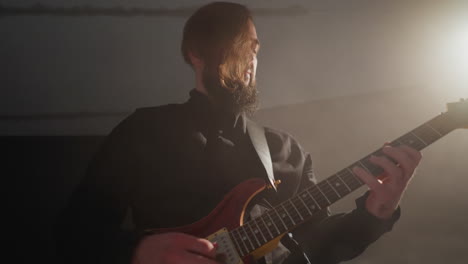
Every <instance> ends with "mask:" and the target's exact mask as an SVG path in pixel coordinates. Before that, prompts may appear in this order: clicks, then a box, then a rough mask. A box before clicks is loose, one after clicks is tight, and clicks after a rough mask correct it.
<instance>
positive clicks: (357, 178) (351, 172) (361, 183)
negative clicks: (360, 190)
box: [346, 167, 364, 187]
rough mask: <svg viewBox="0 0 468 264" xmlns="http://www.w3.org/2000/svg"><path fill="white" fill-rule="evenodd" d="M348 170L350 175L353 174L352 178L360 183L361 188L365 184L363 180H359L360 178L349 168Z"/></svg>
mask: <svg viewBox="0 0 468 264" xmlns="http://www.w3.org/2000/svg"><path fill="white" fill-rule="evenodd" d="M346 169H347V170H348V172H349V174H351V176H352V177H353V178H354V179H355V180H356V181H357V182H358V183H359V187H361V186H362V185H363V184H364V183H363V182H362V180H361V179H359V177H357V176H356V175H355V174H354V172H353V171H352V170H351V169H350V168H349V167H348V168H346Z"/></svg>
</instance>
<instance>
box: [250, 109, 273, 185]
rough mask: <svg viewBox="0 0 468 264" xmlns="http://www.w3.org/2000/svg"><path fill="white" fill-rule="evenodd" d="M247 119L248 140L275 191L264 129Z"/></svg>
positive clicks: (271, 164)
mask: <svg viewBox="0 0 468 264" xmlns="http://www.w3.org/2000/svg"><path fill="white" fill-rule="evenodd" d="M246 119H247V132H248V133H249V136H250V140H252V144H253V146H254V148H255V151H256V152H257V154H258V157H259V158H260V160H261V161H262V164H263V167H264V168H265V171H266V173H267V175H268V179H269V181H270V184H271V187H272V188H273V189H274V190H275V191H276V185H275V176H274V175H273V163H272V161H271V155H270V149H269V148H268V143H267V140H266V137H265V128H264V127H263V126H261V125H259V124H257V123H255V122H253V121H252V120H250V119H248V118H246Z"/></svg>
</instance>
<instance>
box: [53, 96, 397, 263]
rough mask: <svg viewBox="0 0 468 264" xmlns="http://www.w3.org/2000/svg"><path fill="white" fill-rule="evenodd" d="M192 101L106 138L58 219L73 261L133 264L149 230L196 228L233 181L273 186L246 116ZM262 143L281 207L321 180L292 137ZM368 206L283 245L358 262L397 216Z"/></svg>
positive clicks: (268, 133)
mask: <svg viewBox="0 0 468 264" xmlns="http://www.w3.org/2000/svg"><path fill="white" fill-rule="evenodd" d="M190 95H191V97H190V99H189V101H188V102H186V103H184V104H172V105H166V106H158V107H150V108H140V109H137V110H136V111H135V113H133V114H132V115H130V116H129V117H127V118H126V119H125V120H123V121H122V122H121V123H120V124H119V125H118V126H117V127H116V128H114V130H113V131H112V132H111V133H110V135H109V136H108V137H107V138H106V140H105V142H104V144H103V146H102V147H101V149H100V151H99V152H98V153H97V155H96V156H95V158H94V159H93V161H92V162H91V164H90V165H89V168H88V171H87V175H86V177H85V178H84V180H83V181H82V182H81V184H80V185H79V186H78V188H77V189H76V191H75V192H74V193H73V195H72V197H71V199H70V203H69V205H68V207H67V208H66V209H65V210H64V211H63V214H62V215H61V217H60V219H59V221H58V225H57V229H56V230H57V238H58V247H59V250H60V251H61V252H62V253H63V255H64V257H65V258H66V261H67V262H68V263H70V262H75V261H76V262H77V263H78V262H80V263H129V262H130V259H131V255H132V252H133V249H134V247H135V246H136V243H137V242H138V239H139V238H140V234H141V233H142V231H143V230H145V229H150V228H162V227H177V226H181V225H185V224H190V223H193V222H195V221H197V220H199V219H201V218H202V217H204V216H206V215H208V213H209V212H210V211H211V210H212V209H214V207H215V206H216V205H217V204H218V203H219V202H220V201H221V200H222V199H223V196H224V195H225V194H226V193H228V192H229V191H230V190H231V189H232V188H234V187H235V186H236V185H237V184H239V183H241V182H243V181H245V180H247V179H250V178H253V177H260V178H264V179H265V180H267V174H266V172H265V168H264V167H263V165H262V163H261V161H260V159H259V157H258V155H257V153H256V151H255V149H254V147H253V145H252V141H251V139H250V137H249V135H248V133H247V118H246V117H245V116H244V115H237V116H234V115H230V114H227V113H224V112H222V111H219V110H217V109H214V108H213V107H212V105H211V104H210V102H209V101H208V99H207V98H206V97H205V96H204V95H202V94H200V93H198V92H196V91H195V90H193V91H192V92H191V93H190ZM265 137H266V140H267V142H268V147H269V149H270V154H271V159H272V163H273V171H274V176H275V179H279V180H281V184H280V185H279V186H278V188H277V191H276V192H271V191H270V192H265V193H264V194H262V195H261V196H259V197H261V198H262V199H263V200H265V201H267V203H270V204H275V203H277V202H279V201H282V200H285V199H287V198H289V197H291V196H292V195H294V194H296V193H297V192H298V191H299V190H300V189H302V188H304V187H306V186H307V185H310V184H314V183H315V181H316V179H315V177H314V174H313V171H312V159H311V157H310V155H309V154H308V153H307V152H305V151H304V150H303V149H302V147H301V146H300V145H299V143H298V142H297V141H296V140H295V139H294V138H293V137H291V135H289V134H287V133H285V132H281V131H278V130H275V129H271V128H265ZM364 200H365V196H363V197H362V198H361V199H358V200H357V203H356V204H357V209H355V210H353V211H352V212H349V213H342V214H336V215H333V216H329V214H330V213H329V211H328V210H325V211H323V212H322V214H321V215H320V216H319V217H318V218H317V219H316V220H315V221H311V222H309V223H307V224H305V225H302V226H301V227H299V228H298V229H296V230H295V231H294V232H293V234H294V236H293V237H294V238H295V240H294V239H290V236H285V238H284V239H283V240H282V241H283V243H284V244H285V245H286V246H287V247H289V248H290V249H291V250H292V251H293V253H295V252H297V251H298V250H297V249H298V247H297V245H296V243H295V242H296V240H297V241H298V242H299V244H300V247H301V248H302V250H303V251H304V252H305V253H306V254H307V256H308V258H309V259H310V261H311V262H312V263H315V264H318V263H338V262H339V261H342V260H347V259H351V258H354V257H355V256H357V255H359V254H360V253H361V252H362V251H363V250H364V249H365V248H366V247H367V246H368V245H369V244H370V243H372V242H373V241H375V240H376V239H378V238H379V237H380V236H381V235H382V234H383V233H385V232H387V231H389V230H391V228H392V226H393V224H394V223H395V221H396V220H397V219H398V218H399V210H398V211H397V212H396V213H395V215H394V216H393V217H392V218H391V219H390V220H387V221H381V220H379V219H377V218H376V217H374V216H372V215H370V214H369V213H368V212H367V211H366V209H365V208H364ZM298 261H302V262H304V261H306V260H305V259H304V257H303V255H302V253H300V254H291V256H290V258H289V259H287V260H286V263H300V262H298ZM304 263H305V262H304Z"/></svg>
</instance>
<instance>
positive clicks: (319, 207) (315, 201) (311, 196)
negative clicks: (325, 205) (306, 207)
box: [306, 188, 322, 210]
mask: <svg viewBox="0 0 468 264" xmlns="http://www.w3.org/2000/svg"><path fill="white" fill-rule="evenodd" d="M309 189H310V188H307V189H306V191H307V194H309V196H310V198H312V200H313V201H314V203H315V205H317V207H318V209H319V210H322V207H321V206H320V205H319V204H318V202H317V200H315V199H314V196H313V195H312V194H311V193H310V192H309ZM312 209H314V210H315V208H314V207H312Z"/></svg>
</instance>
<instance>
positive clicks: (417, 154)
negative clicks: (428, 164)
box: [400, 145, 422, 164]
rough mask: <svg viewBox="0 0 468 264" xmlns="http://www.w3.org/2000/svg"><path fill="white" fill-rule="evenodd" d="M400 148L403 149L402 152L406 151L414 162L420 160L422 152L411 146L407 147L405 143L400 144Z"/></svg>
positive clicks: (417, 162)
mask: <svg viewBox="0 0 468 264" xmlns="http://www.w3.org/2000/svg"><path fill="white" fill-rule="evenodd" d="M400 148H401V150H403V151H404V152H406V154H407V155H408V156H409V157H410V158H411V159H412V160H413V161H415V162H416V164H419V162H420V161H421V158H422V153H421V152H420V151H418V150H416V149H414V148H412V147H409V146H407V145H401V146H400Z"/></svg>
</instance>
